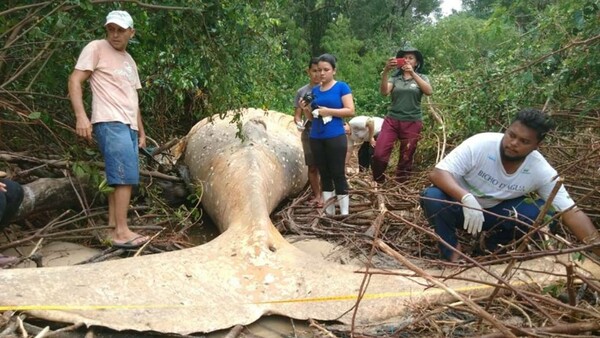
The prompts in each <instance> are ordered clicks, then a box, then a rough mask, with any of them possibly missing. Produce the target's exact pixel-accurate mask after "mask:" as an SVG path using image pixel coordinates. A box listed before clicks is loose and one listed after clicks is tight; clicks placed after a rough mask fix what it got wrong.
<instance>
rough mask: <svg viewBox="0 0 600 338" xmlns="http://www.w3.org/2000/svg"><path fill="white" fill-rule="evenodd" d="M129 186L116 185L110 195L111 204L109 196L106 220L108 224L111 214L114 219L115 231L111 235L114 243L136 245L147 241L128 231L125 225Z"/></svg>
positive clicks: (129, 193) (129, 192)
mask: <svg viewBox="0 0 600 338" xmlns="http://www.w3.org/2000/svg"><path fill="white" fill-rule="evenodd" d="M131 190H132V187H131V186H130V185H117V186H115V191H114V192H113V193H112V194H111V195H112V203H111V198H110V195H109V204H108V215H109V216H108V218H109V222H110V218H111V214H112V215H113V217H114V221H115V223H114V226H115V230H114V231H113V234H112V240H113V242H114V243H125V242H130V243H129V244H138V243H143V242H145V241H147V240H148V237H147V236H142V235H140V234H138V233H135V232H133V231H131V230H130V229H129V226H128V225H127V211H128V210H129V201H130V199H131Z"/></svg>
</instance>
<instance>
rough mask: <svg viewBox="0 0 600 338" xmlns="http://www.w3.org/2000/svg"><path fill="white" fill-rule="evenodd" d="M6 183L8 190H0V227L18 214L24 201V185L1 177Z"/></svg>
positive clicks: (1, 180)
mask: <svg viewBox="0 0 600 338" xmlns="http://www.w3.org/2000/svg"><path fill="white" fill-rule="evenodd" d="M0 182H2V183H4V184H6V192H0V229H1V228H2V227H3V226H4V225H6V224H7V223H8V222H9V221H10V220H11V218H13V216H15V215H16V214H17V211H18V210H19V206H20V205H21V202H23V187H21V185H20V184H19V183H17V182H13V181H11V180H8V179H0Z"/></svg>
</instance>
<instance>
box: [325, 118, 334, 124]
mask: <svg viewBox="0 0 600 338" xmlns="http://www.w3.org/2000/svg"><path fill="white" fill-rule="evenodd" d="M331 119H332V117H331V116H323V124H327V123H329V121H331Z"/></svg>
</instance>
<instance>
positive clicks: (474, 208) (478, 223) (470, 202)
mask: <svg viewBox="0 0 600 338" xmlns="http://www.w3.org/2000/svg"><path fill="white" fill-rule="evenodd" d="M461 202H462V204H463V215H464V216H465V223H464V225H463V229H465V230H467V232H468V233H470V234H471V235H475V234H478V233H479V232H481V228H482V227H483V221H484V218H483V211H481V205H479V202H477V199H476V198H475V196H473V194H466V195H464V196H463V198H462V199H461Z"/></svg>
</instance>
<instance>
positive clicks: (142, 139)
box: [138, 133, 146, 148]
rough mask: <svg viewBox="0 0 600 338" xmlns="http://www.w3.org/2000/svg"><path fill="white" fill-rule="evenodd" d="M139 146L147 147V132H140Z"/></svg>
mask: <svg viewBox="0 0 600 338" xmlns="http://www.w3.org/2000/svg"><path fill="white" fill-rule="evenodd" d="M138 147H139V148H146V134H144V133H139V134H138Z"/></svg>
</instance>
